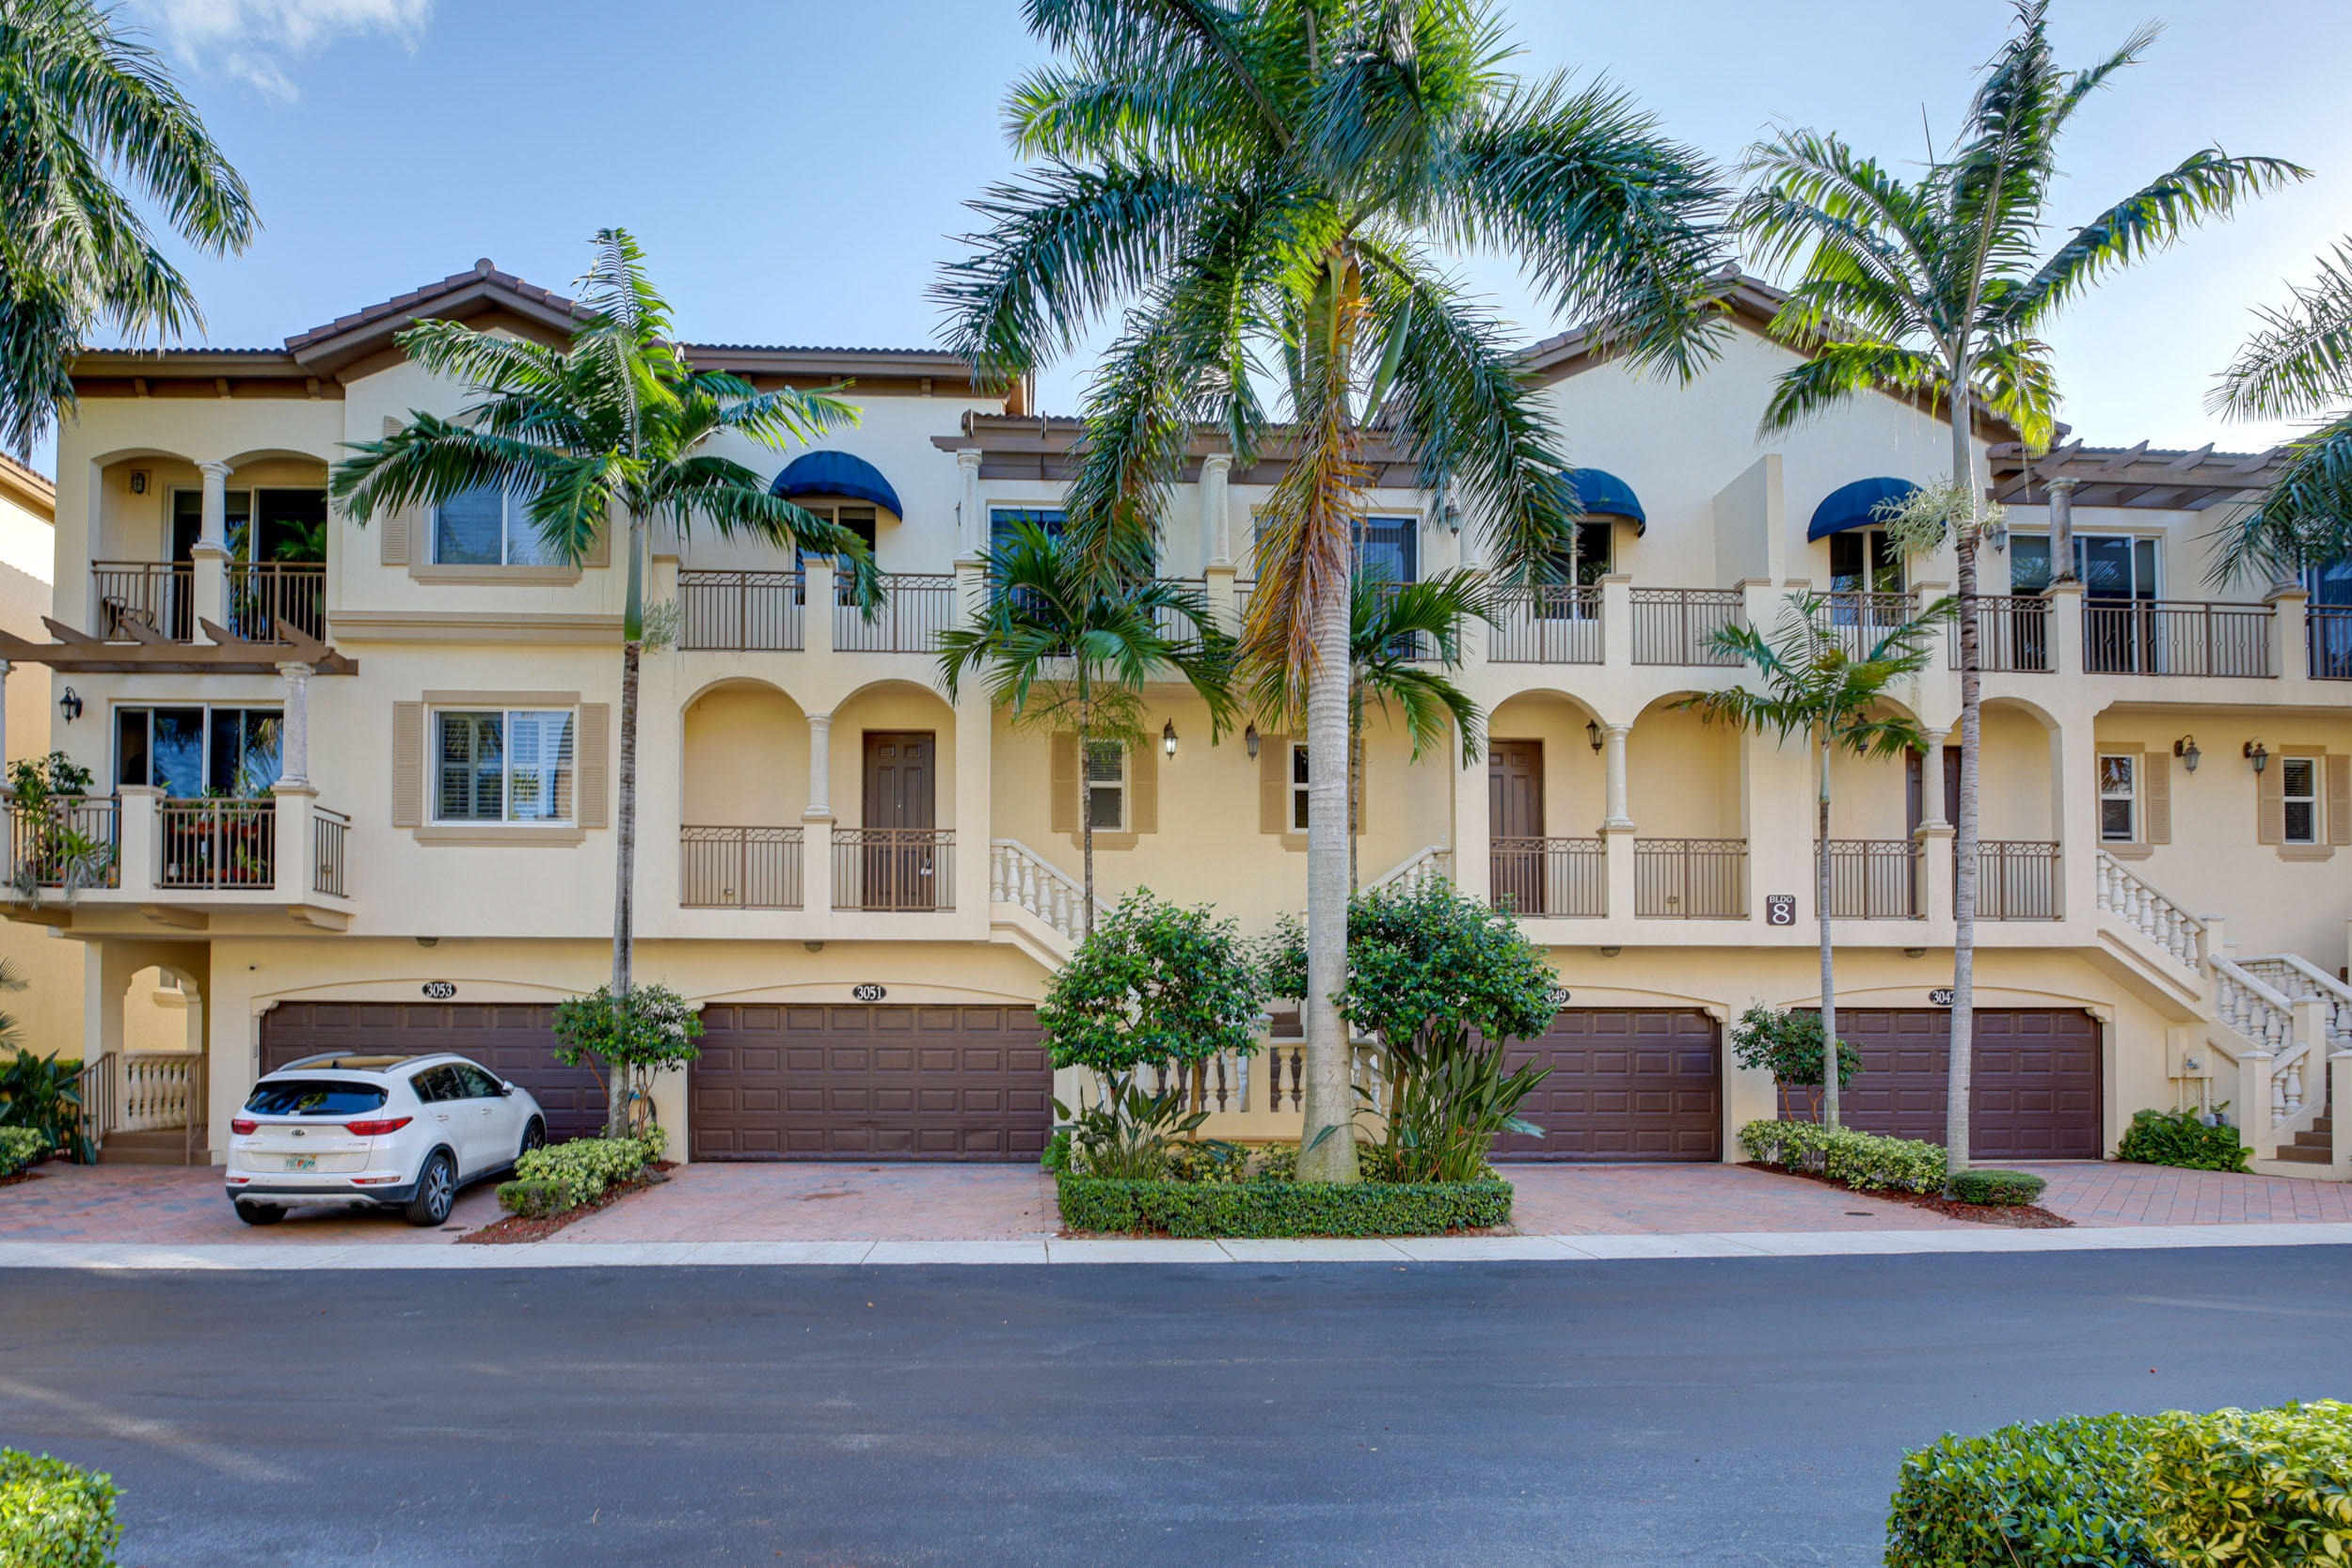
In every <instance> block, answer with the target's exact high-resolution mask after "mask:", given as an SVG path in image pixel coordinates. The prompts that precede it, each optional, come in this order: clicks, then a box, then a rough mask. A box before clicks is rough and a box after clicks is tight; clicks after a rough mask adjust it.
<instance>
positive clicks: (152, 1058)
mask: <svg viewBox="0 0 2352 1568" xmlns="http://www.w3.org/2000/svg"><path fill="white" fill-rule="evenodd" d="M119 1060H120V1061H121V1063H122V1087H121V1094H120V1098H119V1100H118V1101H116V1113H115V1124H114V1126H113V1127H112V1128H111V1129H109V1131H112V1132H152V1131H154V1130H156V1129H159V1128H166V1127H185V1126H186V1125H187V1124H188V1089H189V1085H190V1080H191V1078H192V1077H193V1075H194V1072H195V1069H196V1062H197V1054H196V1053H195V1052H193V1051H126V1052H123V1053H121V1056H120V1058H119Z"/></svg>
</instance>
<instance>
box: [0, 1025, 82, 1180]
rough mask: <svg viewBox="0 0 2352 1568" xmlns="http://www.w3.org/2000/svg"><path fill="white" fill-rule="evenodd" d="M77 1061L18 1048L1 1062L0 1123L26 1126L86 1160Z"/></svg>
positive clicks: (80, 1159)
mask: <svg viewBox="0 0 2352 1568" xmlns="http://www.w3.org/2000/svg"><path fill="white" fill-rule="evenodd" d="M81 1077H82V1064H81V1063H80V1062H61V1061H59V1060H58V1059H57V1053H56V1052H54V1051H53V1052H51V1053H49V1054H48V1055H46V1056H36V1055H34V1054H33V1053H31V1052H29V1051H19V1052H18V1053H16V1054H15V1055H14V1056H12V1057H10V1058H9V1059H8V1061H7V1063H6V1064H4V1065H0V1126H6V1127H29V1128H31V1129H32V1130H33V1131H34V1132H38V1133H40V1135H41V1136H42V1137H44V1138H46V1139H48V1140H49V1147H50V1148H62V1149H64V1150H65V1151H66V1152H67V1153H68V1154H70V1155H72V1157H73V1158H74V1159H75V1160H77V1161H80V1162H82V1163H85V1164H87V1162H88V1161H89V1159H90V1157H91V1148H90V1143H89V1136H88V1131H87V1129H86V1128H85V1127H84V1126H83V1125H82V1089H81Z"/></svg>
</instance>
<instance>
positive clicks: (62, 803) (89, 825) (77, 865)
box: [8, 795, 122, 898]
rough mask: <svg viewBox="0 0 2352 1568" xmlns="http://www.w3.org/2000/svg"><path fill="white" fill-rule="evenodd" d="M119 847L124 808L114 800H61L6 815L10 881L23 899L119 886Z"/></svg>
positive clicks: (66, 797)
mask: <svg viewBox="0 0 2352 1568" xmlns="http://www.w3.org/2000/svg"><path fill="white" fill-rule="evenodd" d="M121 846H122V812H121V804H120V802H119V801H118V800H115V799H114V798H113V797H111V796H103V795H102V796H63V797H59V798H57V799H55V800H50V801H49V802H48V803H47V804H46V805H44V806H43V807H41V808H40V810H38V811H34V810H26V809H24V808H19V809H16V810H12V811H10V812H9V813H8V876H9V879H10V881H11V882H12V883H13V884H14V886H15V889H16V893H17V896H19V897H21V898H22V897H34V896H38V895H39V893H40V891H41V890H44V889H52V888H54V889H56V890H58V891H60V892H63V893H68V894H71V893H76V892H79V891H80V890H81V889H83V888H86V887H102V888H105V887H119V886H120V885H121V882H122V855H121Z"/></svg>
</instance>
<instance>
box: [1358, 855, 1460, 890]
mask: <svg viewBox="0 0 2352 1568" xmlns="http://www.w3.org/2000/svg"><path fill="white" fill-rule="evenodd" d="M1452 880H1454V851H1453V850H1452V849H1450V848H1448V847H1446V846H1444V845H1442V844H1433V845H1431V846H1429V847H1427V848H1426V849H1422V850H1421V851H1419V852H1418V853H1416V854H1415V855H1413V856H1412V858H1410V859H1409V860H1407V861H1406V862H1405V863H1403V864H1401V865H1399V866H1397V867H1395V868H1394V869H1393V870H1391V871H1390V872H1388V873H1387V874H1386V875H1384V876H1381V877H1378V878H1375V879H1373V880H1372V881H1370V882H1367V883H1365V884H1364V891H1365V892H1366V893H1370V892H1371V891H1372V890H1373V889H1374V888H1381V887H1392V888H1395V889H1397V890H1398V891H1400V892H1404V893H1410V892H1412V891H1413V890H1414V889H1416V888H1418V887H1420V886H1422V884H1423V883H1424V882H1450V881H1452Z"/></svg>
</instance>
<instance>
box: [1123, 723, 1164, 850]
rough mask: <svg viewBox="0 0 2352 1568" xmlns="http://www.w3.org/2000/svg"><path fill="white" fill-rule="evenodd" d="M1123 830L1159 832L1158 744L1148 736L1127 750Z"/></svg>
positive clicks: (1156, 739)
mask: <svg viewBox="0 0 2352 1568" xmlns="http://www.w3.org/2000/svg"><path fill="white" fill-rule="evenodd" d="M1127 831H1128V832H1131V833H1156V832H1159V831H1160V743H1159V740H1158V738H1157V737H1155V736H1144V738H1143V739H1142V740H1141V741H1139V742H1137V743H1136V745H1134V746H1131V747H1129V748H1128V749H1127Z"/></svg>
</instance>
